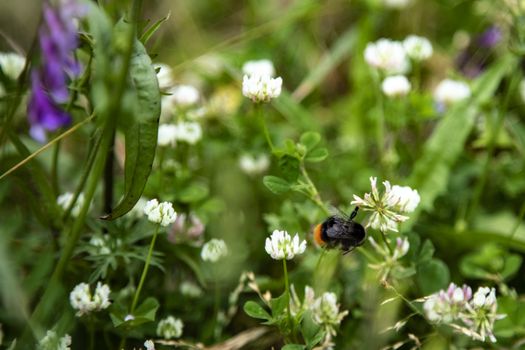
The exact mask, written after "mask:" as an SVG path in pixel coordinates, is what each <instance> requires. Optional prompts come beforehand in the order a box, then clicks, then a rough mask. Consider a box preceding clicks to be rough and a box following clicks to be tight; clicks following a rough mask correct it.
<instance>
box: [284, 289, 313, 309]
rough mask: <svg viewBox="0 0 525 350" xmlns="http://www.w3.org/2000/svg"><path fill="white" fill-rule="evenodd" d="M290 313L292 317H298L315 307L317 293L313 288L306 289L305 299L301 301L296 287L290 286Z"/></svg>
mask: <svg viewBox="0 0 525 350" xmlns="http://www.w3.org/2000/svg"><path fill="white" fill-rule="evenodd" d="M290 294H291V297H290V312H291V313H292V315H294V316H295V315H298V314H300V313H302V312H304V311H306V310H309V309H311V308H312V307H313V305H314V302H315V292H314V290H313V288H312V287H310V286H308V285H307V286H305V287H304V299H303V300H301V299H300V298H299V296H298V295H297V292H296V291H295V285H293V284H292V285H291V286H290Z"/></svg>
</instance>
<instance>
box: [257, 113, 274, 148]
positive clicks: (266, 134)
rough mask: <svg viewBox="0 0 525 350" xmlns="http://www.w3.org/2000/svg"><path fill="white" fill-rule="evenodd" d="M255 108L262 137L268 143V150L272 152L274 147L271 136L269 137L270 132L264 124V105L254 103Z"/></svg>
mask: <svg viewBox="0 0 525 350" xmlns="http://www.w3.org/2000/svg"><path fill="white" fill-rule="evenodd" d="M255 110H256V113H257V117H258V118H259V122H260V123H261V128H262V129H263V133H264V137H265V138H266V142H267V143H268V146H270V150H271V151H272V153H273V152H274V149H275V147H274V146H273V142H272V138H271V137H270V132H269V131H268V127H267V125H266V118H265V117H266V115H265V114H266V113H265V109H264V106H261V105H256V106H255Z"/></svg>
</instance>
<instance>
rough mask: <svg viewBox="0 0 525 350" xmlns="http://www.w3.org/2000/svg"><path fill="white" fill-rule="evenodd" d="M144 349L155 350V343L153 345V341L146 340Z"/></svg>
mask: <svg viewBox="0 0 525 350" xmlns="http://www.w3.org/2000/svg"><path fill="white" fill-rule="evenodd" d="M144 347H145V348H146V350H155V343H153V340H146V341H145V342H144Z"/></svg>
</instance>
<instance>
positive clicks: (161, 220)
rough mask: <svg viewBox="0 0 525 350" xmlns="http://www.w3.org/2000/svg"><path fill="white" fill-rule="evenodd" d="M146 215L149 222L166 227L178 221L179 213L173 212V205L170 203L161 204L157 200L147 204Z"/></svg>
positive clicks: (145, 207)
mask: <svg viewBox="0 0 525 350" xmlns="http://www.w3.org/2000/svg"><path fill="white" fill-rule="evenodd" d="M144 214H146V215H147V217H148V220H149V221H151V222H154V223H157V224H160V225H161V226H164V227H166V226H168V225H170V224H172V223H174V222H175V220H176V219H177V213H176V212H175V210H173V204H171V203H170V202H162V203H160V204H159V201H158V200H157V199H152V200H150V201H148V202H147V203H146V205H145V206H144Z"/></svg>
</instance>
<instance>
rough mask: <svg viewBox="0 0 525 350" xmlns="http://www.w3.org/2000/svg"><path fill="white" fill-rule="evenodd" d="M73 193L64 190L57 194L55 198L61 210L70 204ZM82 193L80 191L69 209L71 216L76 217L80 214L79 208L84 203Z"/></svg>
mask: <svg viewBox="0 0 525 350" xmlns="http://www.w3.org/2000/svg"><path fill="white" fill-rule="evenodd" d="M73 197H74V195H73V193H71V192H66V193H63V194H61V195H60V196H58V198H57V204H58V205H59V206H60V207H61V208H62V210H64V211H66V210H67V208H69V206H70V205H71V202H72V201H73ZM84 200H85V199H84V193H80V194H79V195H78V198H77V201H76V203H75V205H74V206H73V208H72V209H71V215H72V216H73V217H77V216H78V214H80V209H81V208H82V206H83V205H84Z"/></svg>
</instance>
